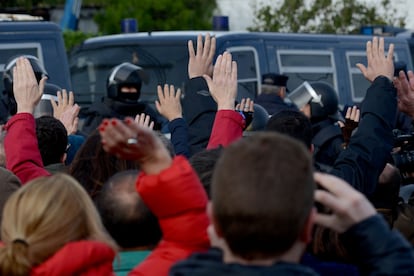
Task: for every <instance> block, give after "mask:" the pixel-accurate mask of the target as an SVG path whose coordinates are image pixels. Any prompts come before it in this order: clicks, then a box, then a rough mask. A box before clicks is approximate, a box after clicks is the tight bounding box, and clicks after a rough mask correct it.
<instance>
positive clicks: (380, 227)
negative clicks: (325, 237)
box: [170, 215, 414, 276]
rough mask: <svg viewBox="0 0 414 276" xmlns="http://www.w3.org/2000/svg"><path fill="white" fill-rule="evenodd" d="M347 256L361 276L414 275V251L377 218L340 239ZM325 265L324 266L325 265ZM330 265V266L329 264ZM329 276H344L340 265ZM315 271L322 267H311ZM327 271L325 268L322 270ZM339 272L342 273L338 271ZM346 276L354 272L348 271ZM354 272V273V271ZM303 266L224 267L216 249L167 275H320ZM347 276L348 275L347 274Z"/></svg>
mask: <svg viewBox="0 0 414 276" xmlns="http://www.w3.org/2000/svg"><path fill="white" fill-rule="evenodd" d="M341 238H342V239H344V244H345V245H346V246H347V249H348V250H349V252H350V253H351V254H352V255H353V256H354V257H355V259H356V260H358V263H357V266H358V268H359V269H360V271H361V273H362V274H363V275H414V250H413V248H412V247H411V246H410V244H409V243H408V242H407V241H406V240H405V239H404V238H403V237H402V236H401V235H400V234H399V233H398V232H395V231H392V230H390V229H389V227H388V225H387V224H386V223H385V221H384V220H383V219H382V218H381V217H380V216H379V215H375V216H372V217H370V218H368V219H366V220H364V221H362V222H360V223H358V224H356V225H354V226H352V227H351V228H350V229H349V230H348V231H347V232H345V233H344V234H343V235H342V237H341ZM325 264H327V263H325ZM332 264H333V263H332ZM335 266H336V270H335V269H333V270H332V271H331V272H335V273H334V274H331V275H343V274H342V273H343V272H345V271H344V270H342V269H343V268H344V266H343V265H340V264H339V265H338V264H335ZM313 268H314V269H318V268H319V269H321V268H322V267H321V266H317V265H313ZM325 268H326V267H325ZM340 269H341V270H340ZM347 269H349V270H346V271H347V272H350V271H353V270H352V268H350V267H348V268H347ZM354 272H355V271H354ZM322 274H323V270H321V273H320V274H318V273H317V272H315V270H312V269H311V268H309V267H307V266H305V265H303V264H290V263H284V262H279V263H275V264H274V265H272V266H248V265H239V264H225V263H223V261H222V255H221V253H220V251H219V250H217V249H210V250H209V251H208V252H207V253H199V254H194V255H192V256H191V257H190V258H189V259H187V260H185V261H182V262H180V263H177V264H176V265H175V266H174V267H172V269H171V270H170V275H196V276H199V275H200V276H201V275H322ZM347 275H349V274H347Z"/></svg>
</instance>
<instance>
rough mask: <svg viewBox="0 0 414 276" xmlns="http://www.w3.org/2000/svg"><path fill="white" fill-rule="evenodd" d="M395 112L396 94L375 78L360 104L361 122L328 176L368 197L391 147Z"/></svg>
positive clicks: (389, 85)
mask: <svg viewBox="0 0 414 276" xmlns="http://www.w3.org/2000/svg"><path fill="white" fill-rule="evenodd" d="M396 113H397V91H396V89H395V88H394V85H393V84H392V83H391V81H390V80H389V79H388V78H386V77H378V78H376V79H375V80H374V82H373V83H372V84H371V86H370V87H369V88H368V90H367V93H366V96H365V99H364V101H363V102H362V104H361V120H360V123H359V126H358V130H357V131H356V133H355V134H354V135H353V136H352V138H351V141H350V143H349V145H348V147H347V148H346V150H344V151H342V152H341V153H340V155H339V156H338V158H337V159H336V161H335V163H334V165H333V169H332V170H331V171H330V173H331V174H333V175H336V176H338V177H340V178H342V179H344V180H345V181H346V182H348V183H350V184H351V185H352V186H353V187H354V188H355V189H357V190H358V191H360V192H362V193H364V194H366V195H370V194H372V193H373V191H374V190H375V188H376V185H377V182H378V177H379V175H380V174H381V172H382V171H383V169H384V167H385V164H386V163H387V161H388V160H389V157H390V153H391V150H392V148H393V145H394V138H393V133H392V129H393V127H394V123H395V116H396Z"/></svg>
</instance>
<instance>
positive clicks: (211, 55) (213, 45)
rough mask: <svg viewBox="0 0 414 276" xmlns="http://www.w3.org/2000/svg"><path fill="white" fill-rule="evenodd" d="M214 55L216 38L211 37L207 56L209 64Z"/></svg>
mask: <svg viewBox="0 0 414 276" xmlns="http://www.w3.org/2000/svg"><path fill="white" fill-rule="evenodd" d="M215 53H216V37H215V36H213V37H212V38H211V46H210V51H209V55H208V60H209V61H210V62H211V61H212V60H213V58H214V55H215Z"/></svg>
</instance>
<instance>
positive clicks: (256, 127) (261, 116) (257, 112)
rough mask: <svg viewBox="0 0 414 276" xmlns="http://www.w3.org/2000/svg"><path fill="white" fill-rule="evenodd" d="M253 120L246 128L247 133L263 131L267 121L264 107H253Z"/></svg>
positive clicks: (267, 117) (267, 114)
mask: <svg viewBox="0 0 414 276" xmlns="http://www.w3.org/2000/svg"><path fill="white" fill-rule="evenodd" d="M253 110H254V111H253V120H252V122H251V123H250V124H249V125H248V126H247V128H246V130H247V131H260V130H264V129H265V127H266V124H267V121H268V120H269V113H268V112H267V111H266V109H265V108H264V107H262V106H261V105H259V104H254V105H253Z"/></svg>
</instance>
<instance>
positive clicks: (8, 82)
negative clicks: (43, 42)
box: [3, 55, 47, 115]
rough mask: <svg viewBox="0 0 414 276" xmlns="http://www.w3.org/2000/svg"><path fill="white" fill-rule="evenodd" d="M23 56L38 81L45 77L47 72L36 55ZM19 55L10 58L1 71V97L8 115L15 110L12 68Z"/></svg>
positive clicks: (12, 113) (14, 112)
mask: <svg viewBox="0 0 414 276" xmlns="http://www.w3.org/2000/svg"><path fill="white" fill-rule="evenodd" d="M23 56H24V57H25V58H27V59H28V60H29V62H30V65H31V66H32V68H33V72H34V74H35V76H36V79H37V82H40V80H41V79H42V78H43V77H47V72H46V70H45V68H44V67H43V65H42V63H41V61H40V60H39V59H38V58H37V57H35V56H32V55H23ZM19 57H20V56H17V57H13V58H11V59H10V60H9V61H8V62H7V64H6V65H5V67H4V72H3V84H4V91H3V97H4V99H5V102H6V103H7V106H8V109H9V113H10V115H14V114H16V112H17V104H16V100H15V99H14V94H13V68H14V67H15V66H16V62H17V59H18V58H19Z"/></svg>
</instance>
